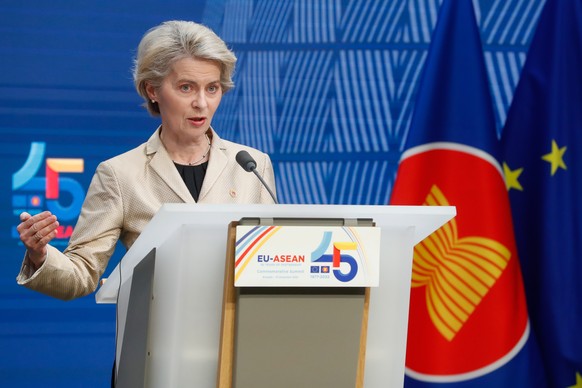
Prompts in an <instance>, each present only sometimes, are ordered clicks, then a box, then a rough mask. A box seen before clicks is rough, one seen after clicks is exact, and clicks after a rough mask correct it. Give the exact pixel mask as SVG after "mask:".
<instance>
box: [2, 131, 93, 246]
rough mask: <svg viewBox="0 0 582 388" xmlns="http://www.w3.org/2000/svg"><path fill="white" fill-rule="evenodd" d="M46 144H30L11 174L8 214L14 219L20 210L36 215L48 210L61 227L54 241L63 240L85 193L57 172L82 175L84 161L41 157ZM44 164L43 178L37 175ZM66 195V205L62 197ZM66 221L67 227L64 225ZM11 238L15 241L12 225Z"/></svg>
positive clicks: (77, 184) (78, 184)
mask: <svg viewBox="0 0 582 388" xmlns="http://www.w3.org/2000/svg"><path fill="white" fill-rule="evenodd" d="M45 153H46V143H44V142H33V143H31V144H30V151H29V154H28V158H27V159H26V161H25V162H24V164H23V165H22V167H21V168H20V169H19V170H18V171H16V172H15V173H14V174H12V211H13V213H14V215H16V216H18V215H20V213H22V212H23V211H26V212H28V213H30V214H33V215H34V214H38V213H40V212H42V211H44V210H49V211H50V212H52V213H53V214H54V215H56V216H57V218H58V220H59V223H60V224H61V225H60V226H59V228H58V229H57V237H56V238H57V239H67V238H69V237H70V235H71V233H72V232H73V226H72V225H71V223H72V222H73V220H75V219H76V218H77V217H78V216H79V212H80V211H81V205H82V204H83V200H84V198H85V190H84V189H83V187H82V186H81V184H80V183H79V182H77V181H76V180H74V179H72V178H69V177H64V176H61V173H77V174H78V173H82V172H83V170H84V160H83V159H76V158H45ZM43 165H44V169H45V176H44V177H42V176H40V177H39V176H37V174H38V173H39V171H40V170H41V168H42V167H43ZM64 193H67V195H66V196H65V197H66V202H67V203H66V204H64V203H63V202H65V201H63V194H64ZM67 221H68V222H69V224H68V225H67ZM12 237H13V238H18V233H17V231H16V226H14V227H13V228H12Z"/></svg>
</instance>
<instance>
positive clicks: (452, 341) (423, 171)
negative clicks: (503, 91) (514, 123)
mask: <svg viewBox="0 0 582 388" xmlns="http://www.w3.org/2000/svg"><path fill="white" fill-rule="evenodd" d="M481 47H482V46H481V40H480V35H479V30H478V28H477V23H476V19H475V13H474V10H473V6H472V2H471V1H465V0H445V1H444V2H443V3H442V6H441V9H440V12H439V18H438V22H437V25H436V28H435V31H434V33H433V37H432V42H431V46H430V49H429V53H428V56H427V59H426V63H425V68H424V69H423V78H422V79H421V83H420V85H419V88H420V89H419V91H418V94H417V101H416V105H415V111H414V113H413V117H412V122H411V127H410V130H409V133H408V134H407V139H406V147H405V150H404V152H403V153H402V156H401V159H400V164H399V167H398V172H397V176H396V181H395V184H394V188H393V190H392V197H391V201H390V203H391V204H393V205H427V206H456V208H457V216H456V217H455V218H454V219H453V220H451V221H450V222H449V223H447V224H446V225H444V226H443V227H441V228H440V229H439V230H437V231H436V232H434V233H433V234H432V235H430V236H429V237H427V238H426V239H425V240H423V241H422V242H420V243H419V244H417V245H416V246H415V249H414V256H413V269H412V281H411V296H410V313H409V325H408V340H407V354H406V374H407V376H406V379H405V385H406V386H407V387H408V386H410V387H426V386H431V385H432V384H437V385H438V386H439V387H442V386H443V383H454V386H455V387H477V386H483V387H485V386H487V387H490V386H495V387H514V386H530V387H531V386H543V378H542V379H539V378H538V376H536V374H537V373H532V372H533V371H534V368H532V366H533V365H536V364H535V360H536V358H535V357H530V356H531V354H530V353H529V349H530V348H531V346H530V330H529V319H528V313H527V306H526V301H525V294H524V290H523V282H522V277H521V270H520V265H519V259H518V255H517V251H516V244H515V239H514V234H513V226H512V222H511V209H510V205H509V198H508V194H507V189H506V185H505V181H504V177H503V170H502V168H501V167H500V163H499V144H498V140H497V136H496V126H495V121H494V114H493V106H492V100H491V96H490V93H489V86H488V79H487V73H486V69H485V64H484V59H483V53H482V48H481ZM526 348H527V349H528V350H527V353H524V349H526Z"/></svg>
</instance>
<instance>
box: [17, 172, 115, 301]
mask: <svg viewBox="0 0 582 388" xmlns="http://www.w3.org/2000/svg"><path fill="white" fill-rule="evenodd" d="M123 219H124V212H123V198H122V194H121V192H120V188H119V183H118V180H117V176H116V174H115V171H114V170H113V169H112V168H111V166H110V165H109V164H108V163H107V162H103V163H101V164H100V165H99V167H98V168H97V171H96V172H95V175H94V176H93V179H92V181H91V184H90V186H89V189H88V191H87V196H86V198H85V201H84V203H83V207H82V209H81V214H80V216H79V220H78V221H77V224H76V226H75V229H74V231H73V234H72V236H71V239H70V241H69V245H68V247H67V248H66V249H65V251H64V252H62V253H61V252H60V251H59V250H58V249H56V248H55V247H53V246H51V245H49V246H48V247H47V248H48V255H47V258H46V260H45V262H44V263H43V265H42V266H41V267H40V268H39V269H38V270H37V271H36V272H34V273H31V272H32V271H31V269H30V266H29V264H28V259H27V258H26V256H25V259H24V262H23V265H22V268H21V271H20V273H19V274H18V277H17V278H16V280H17V282H18V284H20V285H23V286H25V287H27V288H30V289H33V290H35V291H38V292H41V293H43V294H46V295H49V296H53V297H56V298H59V299H64V300H68V299H73V298H76V297H80V296H84V295H87V294H90V293H91V292H93V291H95V289H96V288H97V285H98V282H99V278H100V277H101V275H103V272H104V271H105V268H106V267H107V263H108V262H109V259H110V257H111V255H112V254H113V251H114V249H115V245H116V244H117V240H118V239H119V236H120V234H121V230H122V226H123Z"/></svg>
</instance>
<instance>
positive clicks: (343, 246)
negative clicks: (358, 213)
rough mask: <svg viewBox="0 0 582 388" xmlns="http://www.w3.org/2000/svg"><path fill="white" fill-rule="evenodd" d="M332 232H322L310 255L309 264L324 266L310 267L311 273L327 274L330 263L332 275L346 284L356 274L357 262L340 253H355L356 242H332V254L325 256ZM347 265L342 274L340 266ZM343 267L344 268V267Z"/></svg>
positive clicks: (351, 257)
mask: <svg viewBox="0 0 582 388" xmlns="http://www.w3.org/2000/svg"><path fill="white" fill-rule="evenodd" d="M331 237H332V232H324V233H323V237H322V239H321V243H320V244H319V246H318V247H317V248H316V249H315V251H313V253H312V254H311V262H312V263H314V264H325V265H311V273H312V274H317V273H323V274H325V273H329V263H331V267H332V268H331V269H332V273H333V275H334V276H335V278H336V279H337V280H339V281H340V282H344V283H347V282H349V281H350V280H352V279H353V278H354V277H355V276H356V275H357V274H358V262H357V261H356V259H354V257H353V256H351V255H348V254H345V253H342V251H348V250H349V251H355V250H356V249H357V248H358V244H357V243H356V242H352V241H350V242H334V243H333V253H332V254H326V253H325V252H326V251H327V249H328V248H329V246H330V244H331ZM342 263H344V264H347V267H348V268H349V269H348V270H347V271H345V272H342V269H341V268H340V267H341V264H342ZM344 267H346V266H345V265H344Z"/></svg>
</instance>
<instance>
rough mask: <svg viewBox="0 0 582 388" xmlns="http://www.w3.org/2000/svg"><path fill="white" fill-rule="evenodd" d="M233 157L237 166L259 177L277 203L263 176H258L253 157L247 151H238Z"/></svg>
mask: <svg viewBox="0 0 582 388" xmlns="http://www.w3.org/2000/svg"><path fill="white" fill-rule="evenodd" d="M235 159H236V162H237V163H238V164H239V166H241V167H242V168H243V170H245V171H246V172H251V171H252V172H253V173H254V174H255V175H256V176H257V178H259V180H260V181H261V183H262V184H263V186H264V187H265V189H267V191H268V192H269V195H270V196H271V198H273V202H275V204H279V202H277V199H276V198H275V195H274V194H273V192H272V191H271V189H270V188H269V186H268V185H267V182H265V180H264V179H263V177H262V176H260V175H259V173H258V172H257V162H255V159H253V157H252V156H251V155H250V154H249V153H248V152H247V151H239V152H238V153H237V154H236V158H235Z"/></svg>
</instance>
